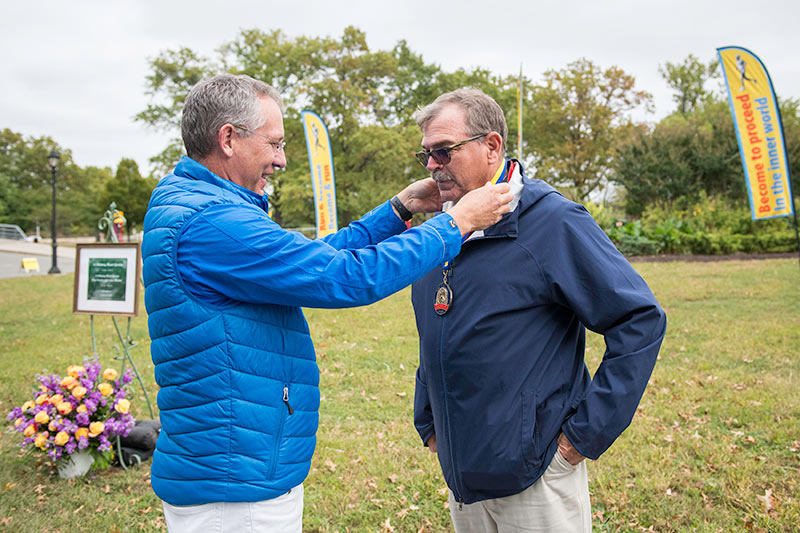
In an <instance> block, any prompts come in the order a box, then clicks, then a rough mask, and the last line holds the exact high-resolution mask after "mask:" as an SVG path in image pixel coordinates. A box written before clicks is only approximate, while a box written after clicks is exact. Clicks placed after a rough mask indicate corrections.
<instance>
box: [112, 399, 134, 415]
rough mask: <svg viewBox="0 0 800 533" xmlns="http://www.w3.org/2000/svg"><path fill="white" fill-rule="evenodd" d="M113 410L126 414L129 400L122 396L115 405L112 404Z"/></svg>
mask: <svg viewBox="0 0 800 533" xmlns="http://www.w3.org/2000/svg"><path fill="white" fill-rule="evenodd" d="M114 410H116V411H117V412H118V413H122V414H123V415H127V414H128V411H130V410H131V402H130V401H128V400H126V399H125V398H123V399H121V400H120V401H118V402H117V405H115V406H114Z"/></svg>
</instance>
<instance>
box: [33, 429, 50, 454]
mask: <svg viewBox="0 0 800 533" xmlns="http://www.w3.org/2000/svg"><path fill="white" fill-rule="evenodd" d="M49 436H50V434H49V433H48V432H46V431H42V432H41V433H39V434H38V435H36V440H35V441H34V442H33V445H34V446H36V447H37V448H41V449H43V450H44V448H45V445H46V444H47V437H49Z"/></svg>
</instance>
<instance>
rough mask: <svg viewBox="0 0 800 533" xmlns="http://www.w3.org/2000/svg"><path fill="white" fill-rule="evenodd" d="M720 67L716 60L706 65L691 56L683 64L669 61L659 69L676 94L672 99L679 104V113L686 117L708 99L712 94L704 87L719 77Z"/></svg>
mask: <svg viewBox="0 0 800 533" xmlns="http://www.w3.org/2000/svg"><path fill="white" fill-rule="evenodd" d="M718 65H719V63H718V62H717V60H716V59H713V60H711V61H709V62H708V63H707V64H704V63H702V62H701V61H700V60H699V59H698V58H697V57H695V56H694V55H692V54H689V55H688V56H687V57H686V59H684V60H683V62H681V63H670V62H669V61H667V62H666V63H665V64H664V65H663V66H659V67H658V72H659V73H660V74H661V77H662V78H664V81H666V82H667V84H668V85H669V86H670V88H672V89H673V90H674V91H675V93H676V94H674V95H672V99H673V100H674V101H675V103H677V104H678V110H677V111H678V113H680V114H681V115H685V114H687V113H689V112H691V111H693V110H694V109H695V108H696V107H697V106H698V105H699V104H700V102H702V101H703V100H706V99H708V97H709V96H710V93H709V92H708V91H706V90H705V88H704V86H705V83H706V81H708V80H710V79H712V78H714V77H716V76H717V66H718Z"/></svg>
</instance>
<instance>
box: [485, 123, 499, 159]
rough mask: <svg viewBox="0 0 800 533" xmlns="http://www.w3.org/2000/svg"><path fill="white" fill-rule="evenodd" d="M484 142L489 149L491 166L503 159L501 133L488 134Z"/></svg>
mask: <svg viewBox="0 0 800 533" xmlns="http://www.w3.org/2000/svg"><path fill="white" fill-rule="evenodd" d="M483 142H484V143H485V144H486V148H488V149H489V161H488V162H489V164H493V163H496V162H497V161H499V160H500V159H503V138H502V137H501V136H500V134H499V133H497V132H496V131H493V132H491V133H489V134H487V135H486V138H485V139H484V141H483Z"/></svg>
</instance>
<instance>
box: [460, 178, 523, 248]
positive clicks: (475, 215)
mask: <svg viewBox="0 0 800 533" xmlns="http://www.w3.org/2000/svg"><path fill="white" fill-rule="evenodd" d="M513 198H514V195H513V194H511V187H509V185H508V183H499V184H497V185H492V184H491V182H488V181H487V182H486V185H484V186H483V187H480V188H478V189H475V190H472V191H470V192H468V193H467V194H465V195H464V196H462V197H461V199H460V200H459V201H458V203H457V204H456V205H454V206H453V207H451V208H450V210H449V211H448V212H447V213H448V214H449V215H450V216H452V217H453V219H454V220H455V221H456V224H458V229H459V230H460V231H461V235H466V234H467V233H469V232H471V231H475V230H481V229H486V228H488V227H489V226H491V225H493V224H497V223H498V222H499V221H500V218H502V216H503V215H505V214H506V213H508V212H510V211H511V200H512V199H513Z"/></svg>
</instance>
